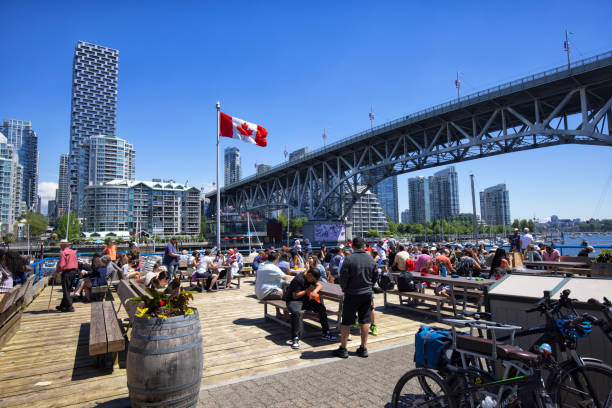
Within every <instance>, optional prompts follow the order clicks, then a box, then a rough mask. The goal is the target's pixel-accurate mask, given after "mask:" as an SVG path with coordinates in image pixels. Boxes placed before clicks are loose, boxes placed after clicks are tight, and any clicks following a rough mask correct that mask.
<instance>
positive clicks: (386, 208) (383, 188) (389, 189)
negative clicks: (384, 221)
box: [370, 168, 399, 222]
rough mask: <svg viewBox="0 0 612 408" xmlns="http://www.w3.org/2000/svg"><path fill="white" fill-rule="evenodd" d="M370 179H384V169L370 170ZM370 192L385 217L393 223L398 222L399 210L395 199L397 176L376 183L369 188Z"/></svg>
mask: <svg viewBox="0 0 612 408" xmlns="http://www.w3.org/2000/svg"><path fill="white" fill-rule="evenodd" d="M371 177H372V178H373V179H375V180H380V179H381V178H382V177H384V169H382V168H379V169H376V170H372V172H371ZM370 191H371V192H372V193H374V194H376V197H378V202H379V203H380V206H381V207H382V209H383V212H384V214H385V216H386V217H389V218H390V219H391V221H393V222H399V208H398V198H397V176H391V177H387V178H385V179H384V180H382V181H380V182H378V183H376V184H375V185H373V186H372V187H371V188H370Z"/></svg>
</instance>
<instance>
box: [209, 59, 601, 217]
mask: <svg viewBox="0 0 612 408" xmlns="http://www.w3.org/2000/svg"><path fill="white" fill-rule="evenodd" d="M562 144H587V145H601V146H612V51H611V52H607V53H604V54H600V55H597V56H594V57H591V58H586V59H583V60H581V61H577V62H574V63H573V64H572V65H571V69H568V68H567V66H564V67H558V68H555V69H551V70H548V71H545V72H541V73H538V74H534V75H531V76H527V77H525V78H521V79H519V80H515V81H512V82H508V83H505V84H502V85H499V86H496V87H493V88H490V89H487V90H484V91H480V92H477V93H474V94H471V95H467V96H465V97H463V98H461V99H455V100H453V101H451V102H447V103H444V104H441V105H437V106H433V107H431V108H428V109H426V110H423V111H420V112H417V113H414V114H411V115H408V116H404V117H401V118H399V119H396V120H394V121H392V122H388V123H385V124H383V125H380V126H376V127H374V128H373V129H372V130H368V131H364V132H361V133H359V134H356V135H354V136H351V137H349V138H346V139H343V140H340V141H338V142H335V143H333V144H330V145H328V146H326V147H324V148H322V149H319V150H316V151H313V152H312V153H310V154H308V155H306V156H305V157H303V158H301V159H299V160H293V161H290V162H287V163H284V164H281V165H278V166H275V167H273V168H271V169H270V170H269V171H267V172H265V173H263V174H258V175H254V176H250V177H247V178H245V179H243V180H240V181H239V182H236V183H233V184H231V185H229V186H226V187H224V188H223V189H222V190H221V200H222V207H221V208H226V207H228V206H232V207H234V208H235V209H236V210H239V211H246V210H247V209H248V210H249V211H266V210H274V209H282V208H290V209H291V213H292V215H295V216H300V215H303V216H306V217H308V218H309V219H310V220H332V219H333V220H344V219H345V218H346V217H347V215H348V212H349V211H350V209H351V208H352V206H353V204H354V203H355V202H356V201H357V200H358V199H359V197H360V196H361V195H363V194H365V192H366V191H367V190H368V189H369V188H370V187H372V186H373V185H375V184H376V183H378V182H380V181H381V180H383V179H385V178H387V177H391V176H395V175H398V174H403V173H409V172H412V171H416V170H421V169H427V168H431V167H437V166H443V165H449V164H453V163H458V162H462V161H466V160H473V159H478V158H481V157H490V156H495V155H498V154H505V153H511V152H517V151H522V150H528V149H536V148H540V147H547V146H555V145H562ZM560 164H561V163H560ZM364 186H365V187H366V188H365V189H364V188H363V187H364ZM207 197H208V198H210V199H211V203H214V202H215V200H216V192H212V193H209V194H207Z"/></svg>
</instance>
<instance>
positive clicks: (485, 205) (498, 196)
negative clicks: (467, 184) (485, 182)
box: [480, 184, 510, 225]
mask: <svg viewBox="0 0 612 408" xmlns="http://www.w3.org/2000/svg"><path fill="white" fill-rule="evenodd" d="M480 218H481V219H482V220H483V221H484V222H486V223H487V224H488V225H510V193H509V192H508V190H506V185H505V184H498V185H496V186H493V187H489V188H485V190H484V191H481V192H480Z"/></svg>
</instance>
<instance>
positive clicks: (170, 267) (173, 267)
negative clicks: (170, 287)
mask: <svg viewBox="0 0 612 408" xmlns="http://www.w3.org/2000/svg"><path fill="white" fill-rule="evenodd" d="M177 268H178V264H174V265H166V269H168V276H169V278H168V280H169V281H170V282H172V279H174V274H175V273H176V269H177Z"/></svg>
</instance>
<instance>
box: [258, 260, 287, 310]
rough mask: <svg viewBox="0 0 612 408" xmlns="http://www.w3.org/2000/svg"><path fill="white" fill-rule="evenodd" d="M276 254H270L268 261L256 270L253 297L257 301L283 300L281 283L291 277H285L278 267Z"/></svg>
mask: <svg viewBox="0 0 612 408" xmlns="http://www.w3.org/2000/svg"><path fill="white" fill-rule="evenodd" d="M278 260H279V256H278V252H270V253H269V254H268V260H267V261H266V263H264V264H262V265H261V266H260V267H259V269H258V270H257V277H256V279H255V296H257V299H259V300H273V299H282V298H283V289H282V283H283V281H290V280H291V279H293V276H290V275H286V274H285V273H284V272H283V271H282V270H281V269H280V268H279V267H278V266H277V264H278Z"/></svg>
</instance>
